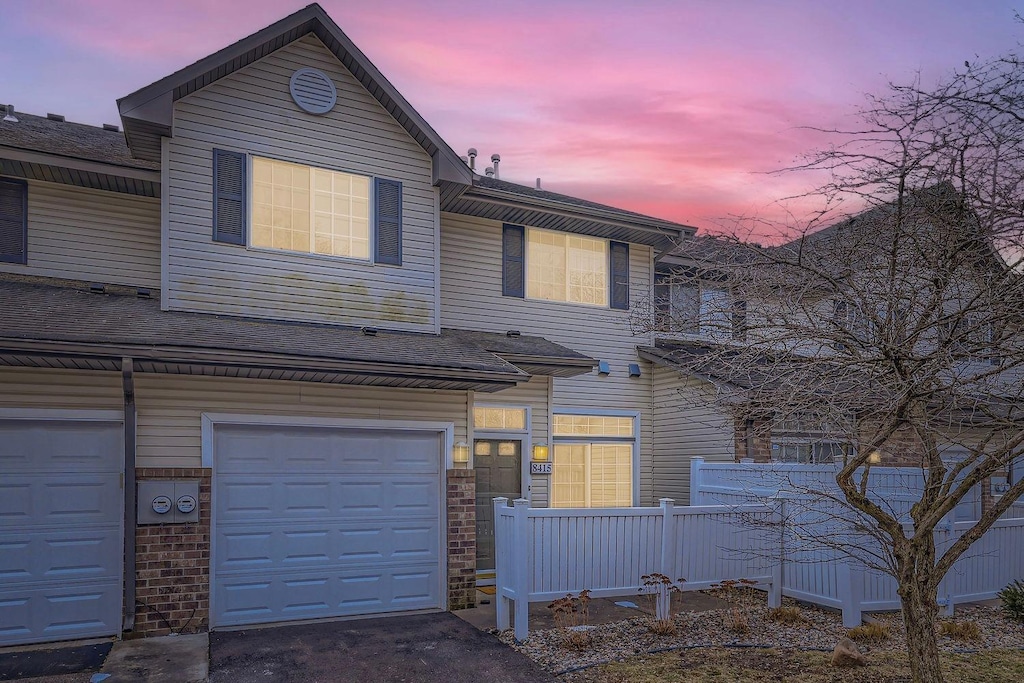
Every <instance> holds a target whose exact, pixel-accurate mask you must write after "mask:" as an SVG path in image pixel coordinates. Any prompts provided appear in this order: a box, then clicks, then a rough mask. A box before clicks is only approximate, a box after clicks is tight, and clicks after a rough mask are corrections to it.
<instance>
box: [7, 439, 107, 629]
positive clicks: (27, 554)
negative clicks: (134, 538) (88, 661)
mask: <svg viewBox="0 0 1024 683" xmlns="http://www.w3.org/2000/svg"><path fill="white" fill-rule="evenodd" d="M123 454H124V431H123V428H122V424H121V423H120V422H110V421H88V420H72V419H48V420H47V419H0V472H2V476H0V646H6V645H19V644H26V643H41V642H47V641H54V640H65V639H71V638H86V637H95V636H107V635H113V634H116V633H118V632H119V631H120V627H121V570H122V559H123V538H122V533H121V529H122V527H121V515H122V501H123V497H122V491H121V466H122V463H123Z"/></svg>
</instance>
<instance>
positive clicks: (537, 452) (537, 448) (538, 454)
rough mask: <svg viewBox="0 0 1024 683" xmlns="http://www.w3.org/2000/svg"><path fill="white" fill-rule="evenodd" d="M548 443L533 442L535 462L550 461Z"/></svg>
mask: <svg viewBox="0 0 1024 683" xmlns="http://www.w3.org/2000/svg"><path fill="white" fill-rule="evenodd" d="M548 454H549V451H548V445H547V444H546V443H544V442H543V441H541V442H540V443H535V444H533V460H534V462H547V461H548Z"/></svg>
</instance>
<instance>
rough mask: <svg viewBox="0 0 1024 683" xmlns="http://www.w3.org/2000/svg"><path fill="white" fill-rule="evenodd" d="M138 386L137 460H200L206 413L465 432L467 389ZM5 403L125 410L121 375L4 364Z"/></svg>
mask: <svg viewBox="0 0 1024 683" xmlns="http://www.w3.org/2000/svg"><path fill="white" fill-rule="evenodd" d="M135 392H136V396H135V398H136V407H137V415H138V436H137V446H138V450H137V464H138V466H139V467H200V466H201V464H202V431H201V430H202V428H201V424H202V423H201V415H202V413H204V412H212V413H249V414H257V415H258V414H264V415H275V416H276V415H288V416H302V417H327V418H341V419H365V420H398V421H402V420H405V421H421V422H452V423H454V424H455V440H456V441H460V440H462V441H464V440H465V439H466V414H467V404H468V401H467V397H468V394H467V393H466V392H456V391H448V392H441V391H427V390H416V389H386V388H378V387H358V386H345V385H341V384H315V383H310V382H275V381H271V380H250V379H234V378H227V377H189V376H182V375H161V374H142V373H137V374H136V375H135ZM0 407H4V408H60V409H79V410H81V409H94V410H95V409H102V410H121V409H122V408H123V407H124V404H123V398H122V394H121V376H120V373H111V372H87V371H71V370H46V369H35V368H0Z"/></svg>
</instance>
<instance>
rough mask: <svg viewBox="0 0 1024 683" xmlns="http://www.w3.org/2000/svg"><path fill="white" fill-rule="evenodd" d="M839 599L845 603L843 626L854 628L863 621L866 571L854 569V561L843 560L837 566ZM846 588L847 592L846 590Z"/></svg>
mask: <svg viewBox="0 0 1024 683" xmlns="http://www.w3.org/2000/svg"><path fill="white" fill-rule="evenodd" d="M836 571H837V572H838V576H837V579H838V581H837V584H838V586H839V590H840V596H839V599H840V600H841V601H842V603H843V626H844V627H845V628H854V627H855V626H860V625H861V622H862V621H863V616H862V613H861V608H860V606H861V603H862V602H863V601H864V569H863V568H862V567H854V566H853V560H851V559H850V558H848V557H847V558H843V560H842V561H841V562H840V563H839V564H838V565H837V566H836ZM844 587H845V590H844Z"/></svg>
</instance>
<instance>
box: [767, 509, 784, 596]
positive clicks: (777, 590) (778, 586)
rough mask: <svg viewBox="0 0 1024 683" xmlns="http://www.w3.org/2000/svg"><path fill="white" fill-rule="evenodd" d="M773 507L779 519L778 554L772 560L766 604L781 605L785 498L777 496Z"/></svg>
mask: <svg viewBox="0 0 1024 683" xmlns="http://www.w3.org/2000/svg"><path fill="white" fill-rule="evenodd" d="M776 500H777V501H778V504H777V506H776V509H775V514H776V517H777V518H778V521H779V555H778V557H776V558H775V561H774V562H772V585H771V587H770V588H769V589H768V606H769V607H781V606H782V582H783V580H784V579H785V562H786V499H785V498H777V499H776Z"/></svg>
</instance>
